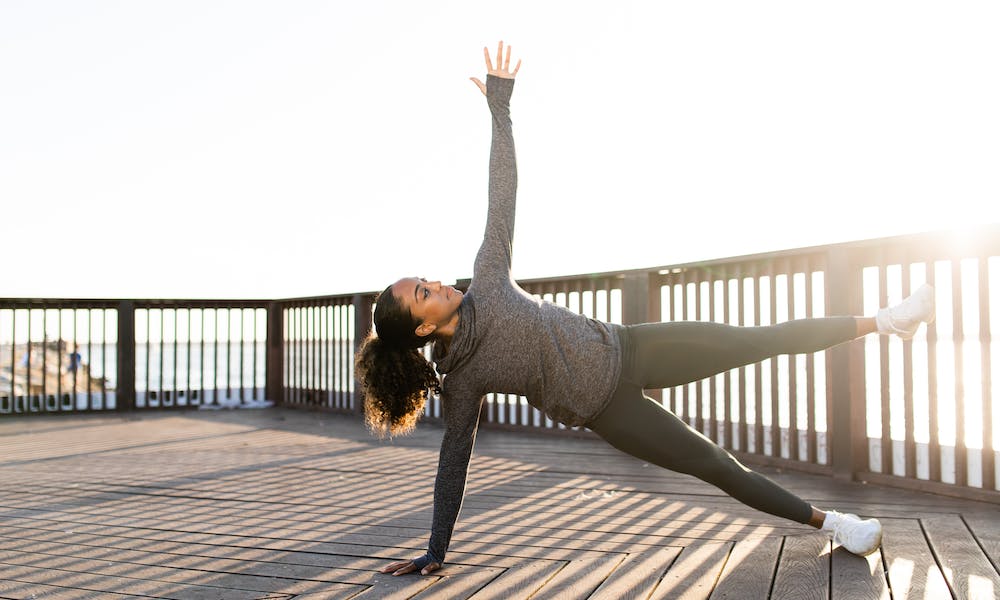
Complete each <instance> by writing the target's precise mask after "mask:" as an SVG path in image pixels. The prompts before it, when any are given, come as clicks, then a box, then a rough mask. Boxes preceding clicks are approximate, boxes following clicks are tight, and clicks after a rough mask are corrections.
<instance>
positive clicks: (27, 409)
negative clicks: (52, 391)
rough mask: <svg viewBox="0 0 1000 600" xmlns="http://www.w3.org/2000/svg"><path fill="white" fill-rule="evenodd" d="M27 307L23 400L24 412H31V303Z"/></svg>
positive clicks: (32, 396) (12, 374)
mask: <svg viewBox="0 0 1000 600" xmlns="http://www.w3.org/2000/svg"><path fill="white" fill-rule="evenodd" d="M27 307H28V308H27V312H28V343H27V346H26V349H25V352H26V354H25V359H26V364H27V369H26V371H25V385H26V386H27V387H26V389H25V390H24V398H25V400H24V401H25V412H31V411H32V406H33V403H32V399H33V398H34V397H35V395H34V394H32V393H31V303H30V302H29V303H28V304H27ZM88 354H89V353H88ZM87 360H90V357H89V356H88V357H87ZM11 376H12V377H13V376H14V373H13V371H12V372H11Z"/></svg>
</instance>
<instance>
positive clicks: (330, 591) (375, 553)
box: [0, 409, 1000, 600]
mask: <svg viewBox="0 0 1000 600" xmlns="http://www.w3.org/2000/svg"><path fill="white" fill-rule="evenodd" d="M440 436H441V429H440V427H438V426H436V425H429V424H425V425H422V426H420V427H418V431H417V432H416V433H415V434H414V435H412V436H410V437H407V438H402V439H398V440H395V441H392V442H380V441H378V440H375V439H373V438H371V437H369V436H368V435H367V433H366V432H365V431H364V429H363V427H362V426H361V425H360V422H359V421H358V420H357V419H355V418H352V417H348V416H340V415H331V414H321V413H311V412H306V411H292V410H281V409H267V410H244V411H201V412H185V413H179V412H175V413H158V414H151V413H150V414H136V415H129V416H126V417H118V416H113V415H111V416H107V415H104V416H102V415H97V416H59V417H32V418H4V419H2V420H0V452H2V454H0V456H2V460H0V598H11V599H15V598H16V599H19V600H20V599H23V598H37V599H41V598H59V599H63V598H109V599H115V598H177V599H184V600H187V599H201V598H206V599H207V598H225V599H230V598H233V599H236V598H267V599H272V600H277V599H293V598H294V599H295V600H320V599H327V598H359V599H369V598H419V599H424V598H439V599H448V600H451V599H458V598H476V599H477V600H478V599H483V598H498V599H499V598H503V599H507V598H529V597H530V598H559V599H564V598H594V599H609V600H618V599H622V598H794V599H807V598H849V599H852V600H855V599H863V598H894V599H897V600H899V599H904V598H914V599H924V598H934V599H936V598H951V597H956V598H984V599H993V598H997V597H998V596H1000V571H998V570H1000V507H998V506H997V505H991V504H984V503H977V502H967V501H960V500H955V499H952V498H946V497H942V496H934V495H929V494H922V493H915V492H905V491H899V490H893V489H888V488H881V487H876V486H871V485H861V484H849V483H844V482H839V481H836V480H832V479H828V478H824V477H818V476H814V475H803V474H792V473H787V472H786V473H780V472H777V471H775V470H773V469H760V470H761V471H762V472H764V473H766V474H767V475H769V476H771V477H772V478H774V479H776V480H777V481H779V482H780V483H781V484H783V485H785V486H787V487H788V488H790V489H791V490H793V491H794V492H796V493H798V494H799V495H801V496H803V497H804V498H806V499H808V500H809V501H811V502H813V503H814V504H816V505H819V506H825V507H831V508H837V509H840V510H846V511H851V512H857V513H859V514H862V515H874V516H878V517H879V518H880V519H881V520H882V522H883V524H884V525H885V537H884V540H883V547H882V550H881V552H878V553H876V554H874V555H873V556H871V557H868V558H867V559H864V558H858V557H856V556H853V555H851V554H849V553H847V552H846V551H844V550H843V549H842V548H839V547H835V546H833V545H832V544H831V542H830V540H829V539H828V538H827V537H826V536H825V535H823V534H820V533H817V532H815V531H814V530H812V529H811V528H809V527H807V526H803V525H797V524H795V523H790V522H785V521H782V520H780V519H776V518H773V517H770V516H768V515H765V514H763V513H759V512H756V511H753V510H751V509H747V508H745V507H743V506H742V505H741V504H739V503H737V502H735V501H734V500H732V499H730V498H728V497H727V496H725V495H723V494H721V493H720V492H719V491H717V490H716V489H714V488H712V487H710V486H708V485H706V484H703V483H701V482H699V481H697V480H695V479H693V478H690V477H687V476H682V475H677V474H673V473H670V472H666V471H663V470H661V469H658V468H656V467H651V466H648V465H645V464H643V463H642V462H640V461H638V460H636V459H633V458H630V457H627V456H625V455H623V454H620V453H618V452H617V451H615V450H613V449H611V448H610V447H608V446H606V445H605V444H604V443H603V442H601V441H599V440H595V439H570V438H567V437H551V436H549V437H546V436H544V435H539V434H530V433H511V432H509V431H497V430H482V431H480V434H479V439H478V441H477V447H476V454H475V456H474V458H473V466H472V474H471V478H470V481H469V487H468V493H467V495H466V500H465V504H464V507H463V510H462V516H461V519H460V521H459V524H458V527H457V529H456V532H455V535H454V539H453V541H452V547H451V550H450V553H449V555H448V564H447V565H446V566H445V568H444V569H442V570H441V571H438V572H437V573H435V574H434V575H432V576H428V577H420V576H417V575H409V576H405V577H392V576H391V575H382V574H380V573H378V572H377V569H378V568H379V567H381V566H382V565H384V564H386V563H387V562H389V561H391V560H396V559H400V558H410V557H414V556H417V555H419V554H421V553H422V551H423V548H424V547H425V545H426V539H427V531H428V528H429V524H430V518H431V492H432V488H433V480H434V472H435V467H436V464H437V447H438V443H439V440H440Z"/></svg>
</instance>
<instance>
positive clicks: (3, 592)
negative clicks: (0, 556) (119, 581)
mask: <svg viewBox="0 0 1000 600" xmlns="http://www.w3.org/2000/svg"><path fill="white" fill-rule="evenodd" d="M94 597H95V595H94V592H93V591H92V590H81V589H74V588H68V587H63V586H55V585H44V584H40V583H31V582H25V581H14V580H8V579H7V577H5V576H4V572H3V570H2V569H0V598H3V599H4V600H24V599H25V598H44V599H45V600H92V599H93V598H94ZM100 597H101V598H102V599H104V598H106V599H107V600H133V599H134V598H135V596H130V595H126V594H116V593H114V592H102V593H101V595H100Z"/></svg>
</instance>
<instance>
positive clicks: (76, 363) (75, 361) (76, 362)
mask: <svg viewBox="0 0 1000 600" xmlns="http://www.w3.org/2000/svg"><path fill="white" fill-rule="evenodd" d="M68 356H69V364H68V365H66V372H67V373H76V372H77V370H79V368H80V360H81V358H82V357H81V356H80V353H79V352H77V351H76V350H74V351H73V352H69V353H68Z"/></svg>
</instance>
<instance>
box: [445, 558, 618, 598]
mask: <svg viewBox="0 0 1000 600" xmlns="http://www.w3.org/2000/svg"><path fill="white" fill-rule="evenodd" d="M625 556H627V555H622V554H609V555H607V556H602V557H600V558H588V559H584V560H574V561H570V562H569V564H567V565H566V566H565V567H563V568H562V569H560V570H559V572H558V573H556V574H555V576H554V577H552V579H550V580H549V581H548V582H547V583H546V584H545V586H544V587H542V589H540V590H538V592H536V593H535V595H534V596H532V597H531V598H532V600H542V599H546V598H551V599H552V600H563V599H564V598H589V597H590V595H591V594H592V593H593V592H594V590H596V589H597V588H598V587H600V585H601V584H602V583H604V581H605V580H606V579H607V578H608V576H609V575H610V574H611V573H612V572H613V571H614V570H615V569H616V568H617V567H618V566H619V565H620V564H621V562H622V560H624V559H625ZM450 597H456V596H450Z"/></svg>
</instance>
